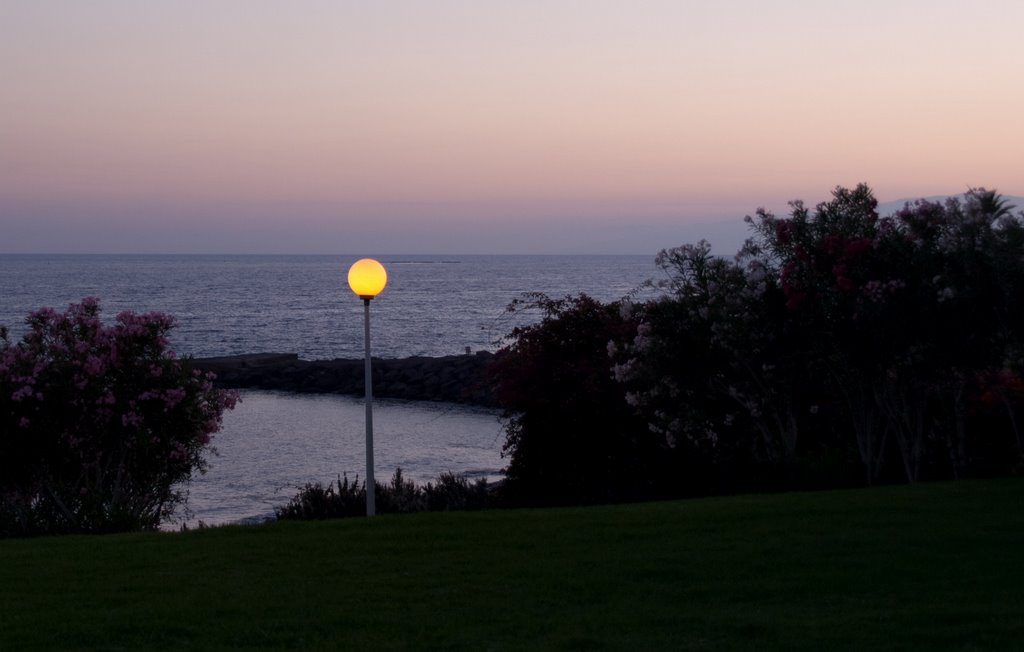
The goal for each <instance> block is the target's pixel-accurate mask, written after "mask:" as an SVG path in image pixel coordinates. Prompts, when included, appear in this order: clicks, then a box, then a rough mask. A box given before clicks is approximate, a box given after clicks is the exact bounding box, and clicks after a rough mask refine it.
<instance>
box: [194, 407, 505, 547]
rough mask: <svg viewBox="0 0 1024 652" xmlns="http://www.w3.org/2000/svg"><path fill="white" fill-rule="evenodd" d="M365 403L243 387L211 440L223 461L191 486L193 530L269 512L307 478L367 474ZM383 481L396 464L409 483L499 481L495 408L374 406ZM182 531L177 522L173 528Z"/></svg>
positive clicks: (378, 467) (213, 464)
mask: <svg viewBox="0 0 1024 652" xmlns="http://www.w3.org/2000/svg"><path fill="white" fill-rule="evenodd" d="M364 419H365V412H364V408H363V402H362V400H361V399H358V398H353V397H347V396H325V395H295V394H285V393H279V392H267V391H246V392H243V394H242V402H241V403H240V404H239V405H238V407H237V408H235V410H234V411H232V412H229V413H227V414H226V415H225V417H224V428H223V430H221V432H220V433H218V434H217V436H216V437H215V439H214V445H215V447H216V449H217V451H218V453H219V454H218V455H217V456H215V457H211V458H210V469H209V472H208V473H207V474H206V475H204V476H198V477H196V478H195V479H193V481H192V484H191V486H190V488H189V509H190V510H191V512H192V515H191V516H190V517H189V519H188V521H187V522H188V524H189V525H190V526H194V525H196V524H197V523H198V522H199V521H203V522H204V523H206V524H209V525H212V524H218V523H227V522H232V521H238V520H243V519H249V518H258V517H261V516H267V515H270V514H272V513H273V511H274V508H275V507H277V506H280V505H283V504H285V503H286V502H288V500H289V499H290V498H291V497H292V496H294V495H295V493H296V488H297V487H300V486H302V485H304V484H305V483H307V482H313V481H320V482H324V483H327V482H330V481H333V480H334V479H335V478H336V477H337V476H339V475H341V474H347V475H348V477H349V478H350V479H354V478H355V476H357V475H358V476H359V477H360V479H362V478H363V476H364V475H365V469H364V465H365V459H366V458H365V448H364V446H365V433H364V429H363V428H364V423H365V421H364ZM373 429H374V456H375V464H376V477H377V481H378V482H385V481H387V480H389V479H390V478H391V475H392V474H393V473H394V470H395V468H396V467H401V468H402V473H403V475H405V477H407V478H408V479H411V480H415V481H417V482H425V481H428V480H434V479H435V478H436V477H437V475H438V474H439V473H442V472H444V471H453V472H456V473H464V474H466V475H469V476H472V477H488V478H494V477H497V476H498V475H499V474H500V469H501V467H502V466H503V462H502V459H501V445H502V443H503V441H504V438H503V433H502V431H501V425H500V423H499V421H498V412H497V411H495V410H487V409H483V408H474V407H468V406H460V405H453V404H449V403H430V402H421V401H395V400H384V399H378V400H375V401H374V428H373ZM174 527H177V525H174Z"/></svg>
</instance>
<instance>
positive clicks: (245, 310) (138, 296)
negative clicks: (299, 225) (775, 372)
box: [0, 254, 658, 527]
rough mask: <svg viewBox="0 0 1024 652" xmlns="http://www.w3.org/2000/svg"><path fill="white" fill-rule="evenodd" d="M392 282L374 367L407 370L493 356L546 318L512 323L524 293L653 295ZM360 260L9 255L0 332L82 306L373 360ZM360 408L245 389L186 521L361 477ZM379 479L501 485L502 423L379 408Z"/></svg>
mask: <svg viewBox="0 0 1024 652" xmlns="http://www.w3.org/2000/svg"><path fill="white" fill-rule="evenodd" d="M375 257H376V258H377V259H378V260H380V261H381V262H382V263H383V264H384V266H385V268H386V269H387V271H388V284H387V287H386V288H385V289H384V291H383V292H382V293H381V294H380V295H379V296H378V297H377V298H376V299H374V300H373V302H372V304H371V307H370V311H371V329H372V334H371V338H372V347H373V355H374V356H379V357H385V358H398V357H406V356H412V355H427V356H440V355H451V354H458V353H463V352H465V350H466V349H467V347H468V348H469V349H470V350H471V351H479V350H491V351H493V350H495V349H496V348H497V347H498V345H499V343H500V341H501V340H502V338H503V337H504V336H505V335H507V334H508V333H509V331H510V330H511V329H512V328H513V327H514V326H516V325H520V324H524V323H529V322H531V321H533V320H536V319H537V317H538V315H537V314H536V313H530V312H525V313H517V314H510V313H508V312H507V311H506V306H508V304H509V303H510V302H511V301H512V300H514V299H516V298H517V297H520V296H522V294H523V293H524V292H543V293H546V294H548V295H549V296H552V297H560V296H565V295H569V294H578V293H586V294H589V295H591V296H593V297H595V298H597V299H600V300H605V301H608V300H613V299H619V298H622V297H624V296H627V295H634V296H637V297H638V298H643V297H646V296H650V294H651V292H652V291H651V290H644V289H642V285H643V284H644V281H645V280H647V279H650V278H656V277H657V275H658V270H657V269H656V267H655V266H654V258H653V256H650V257H648V256H375ZM357 258H358V257H357V256H284V255H282V256H251V255H238V256H212V255H201V256H186V255H180V256H179V255H133V256H126V255H14V254H0V324H2V325H6V326H7V327H8V328H9V329H10V335H11V339H12V340H13V339H16V338H19V337H20V336H21V335H22V334H23V333H24V330H25V327H24V319H25V316H26V315H28V313H29V312H31V311H32V310H35V309H37V308H39V307H42V306H49V307H53V308H56V309H62V308H64V307H66V306H67V305H68V304H69V303H72V302H77V301H79V300H81V299H82V298H83V297H86V296H95V297H97V298H99V300H100V307H101V309H102V311H103V312H102V314H103V316H104V318H106V319H113V317H114V316H115V315H116V314H117V313H119V312H121V311H123V310H132V311H135V312H146V311H161V312H165V313H169V314H171V315H173V316H174V317H175V319H176V320H177V327H176V328H175V330H174V331H173V332H172V334H171V346H172V348H173V349H174V350H175V351H176V352H177V353H178V354H179V355H192V356H196V357H206V356H220V355H233V354H241V353H264V352H277V353H297V354H299V356H300V357H301V358H303V359H307V360H324V359H334V358H362V357H363V305H362V302H361V301H360V300H359V298H358V297H356V296H355V295H354V294H353V293H352V291H351V290H350V289H349V288H348V283H347V280H346V279H347V273H348V267H349V265H351V263H352V262H354V261H355V260H356V259H357ZM363 414H364V412H363V403H362V400H361V399H360V398H356V397H343V396H308V395H289V394H282V393H275V392H257V391H246V392H243V394H242V402H241V403H240V404H239V406H238V407H237V408H236V409H235V410H234V411H232V412H229V413H227V414H226V415H225V419H224V427H223V429H222V430H221V432H219V433H218V434H217V435H216V436H215V438H214V445H215V447H216V449H217V454H216V455H212V456H210V457H209V461H210V469H209V472H208V473H207V474H206V475H202V476H197V477H196V478H194V479H193V481H192V483H191V485H190V487H189V494H190V499H189V503H188V507H189V512H188V513H186V512H184V511H182V512H181V513H180V514H179V515H178V521H177V522H175V523H170V524H168V527H178V526H179V525H180V523H186V524H190V525H196V524H198V523H199V522H200V521H202V522H203V523H206V524H210V525H212V524H220V523H228V522H236V521H242V520H258V519H261V518H266V517H268V516H271V515H272V514H273V510H274V508H275V507H277V506H281V505H283V504H284V503H286V502H287V501H288V500H289V499H290V498H291V497H292V496H293V495H294V494H295V493H296V491H297V488H298V487H301V486H302V485H304V484H306V483H307V482H314V481H319V482H323V483H326V482H331V481H333V480H334V479H335V478H336V477H337V476H339V475H342V474H345V475H347V476H348V477H349V478H350V479H354V477H355V476H356V475H358V476H359V477H360V478H363V477H364V476H365V470H364V469H363V463H364V462H363V460H364V457H363V456H364V449H363V445H364V444H363V436H364V435H363V433H364V421H363ZM374 440H375V457H376V464H375V475H376V478H377V480H378V482H384V481H387V480H388V479H389V478H390V477H391V475H392V473H394V470H395V468H398V467H401V468H402V471H403V474H404V475H405V476H406V477H407V478H410V479H413V480H417V481H420V482H423V481H427V480H431V479H434V478H436V477H437V475H438V474H440V473H442V472H446V471H452V472H456V473H463V474H466V475H468V476H470V477H487V478H497V477H500V475H501V469H502V467H503V466H504V460H503V459H502V457H501V448H502V444H503V443H504V436H503V433H502V429H501V423H500V421H499V413H498V412H497V411H495V410H485V409H479V408H472V407H466V406H456V405H451V404H445V403H433V402H413V401H375V403H374Z"/></svg>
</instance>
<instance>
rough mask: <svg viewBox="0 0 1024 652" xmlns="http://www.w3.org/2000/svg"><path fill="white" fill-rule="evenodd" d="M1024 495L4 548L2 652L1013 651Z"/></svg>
mask: <svg viewBox="0 0 1024 652" xmlns="http://www.w3.org/2000/svg"><path fill="white" fill-rule="evenodd" d="M1022 498H1024V480H1001V481H972V482H961V483H943V484H922V485H915V486H901V487H888V488H879V489H870V490H860V491H845V492H822V493H807V494H787V495H773V496H741V497H733V498H718V499H707V500H693V501H683V502H671V503H653V504H644V505H629V506H615V507H597V508H585V509H583V508H581V509H551V510H515V511H492V512H476V513H440V514H437V513H435V514H414V515H400V516H378V517H376V518H374V519H371V520H367V519H351V520H341V521H331V522H289V523H283V522H282V523H275V524H268V525H262V526H249V527H227V528H214V529H209V530H199V531H193V532H188V533H183V534H133V535H118V536H106V537H63V538H47V539H34V540H8V541H0V587H2V588H0V650H23V649H83V650H84V649H88V650H134V649H195V650H211V649H214V650H216V649H258V650H276V649H300V650H301V649H316V650H334V649H338V650H370V649H377V650H393V649H399V650H400V649H422V650H435V649H450V650H471V649H472V650H476V649H482V650H526V649H556V650H558V649H561V650H583V649H585V650H619V649H663V650H722V649H736V650H743V649H757V650H1020V649H1024V510H1022V508H1024V500H1022Z"/></svg>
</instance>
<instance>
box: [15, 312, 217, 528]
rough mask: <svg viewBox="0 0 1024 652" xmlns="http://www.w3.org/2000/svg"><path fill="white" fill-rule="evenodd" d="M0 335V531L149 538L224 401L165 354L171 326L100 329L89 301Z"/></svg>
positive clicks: (206, 379) (146, 323) (164, 318)
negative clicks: (16, 334)
mask: <svg viewBox="0 0 1024 652" xmlns="http://www.w3.org/2000/svg"><path fill="white" fill-rule="evenodd" d="M26 321H27V325H28V327H29V330H28V332H27V333H26V334H25V336H24V338H23V339H22V340H21V341H20V342H17V343H12V342H10V341H9V340H8V338H7V334H6V332H3V333H0V336H2V338H0V534H2V533H6V534H36V533H63V532H111V531H118V530H131V529H155V528H156V527H158V526H159V524H160V522H161V520H163V519H164V518H166V517H167V516H169V515H170V514H171V512H172V510H173V509H174V507H175V506H176V505H178V504H180V503H182V502H184V500H185V494H184V493H183V490H182V483H185V482H187V481H188V480H189V478H191V476H192V473H193V472H197V471H198V472H202V471H204V470H205V460H204V458H203V454H204V452H205V451H206V450H207V449H208V448H209V444H210V438H211V436H212V435H213V433H215V432H217V430H219V428H220V424H221V417H222V415H223V412H224V410H227V409H231V408H233V407H234V405H235V401H236V400H237V394H235V393H234V392H228V391H222V390H217V389H214V388H213V385H212V380H213V378H212V375H210V374H207V375H203V374H201V373H200V372H199V371H198V370H194V369H192V366H191V362H190V360H188V359H183V360H180V359H177V358H176V357H175V355H174V353H173V352H172V351H170V350H169V349H168V341H167V334H168V332H169V331H170V330H171V328H172V327H173V324H174V320H173V318H171V317H170V316H168V315H164V314H162V313H156V312H154V313H146V314H141V315H139V314H135V313H132V312H123V313H121V314H119V315H117V317H116V320H115V321H114V323H113V324H112V325H104V324H103V323H102V321H101V320H100V308H99V303H98V301H97V300H96V299H94V298H86V299H83V300H82V302H81V303H79V304H72V305H71V306H69V307H68V309H67V310H66V311H65V312H63V313H58V312H56V311H54V310H53V309H50V308H43V309H41V310H37V311H35V312H33V313H32V314H31V315H29V317H28V318H27V320H26Z"/></svg>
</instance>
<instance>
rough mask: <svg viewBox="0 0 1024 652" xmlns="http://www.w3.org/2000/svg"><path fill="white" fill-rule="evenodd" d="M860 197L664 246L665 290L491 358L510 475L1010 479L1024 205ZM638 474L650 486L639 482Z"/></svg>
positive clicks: (548, 480)
mask: <svg viewBox="0 0 1024 652" xmlns="http://www.w3.org/2000/svg"><path fill="white" fill-rule="evenodd" d="M877 206H878V203H877V201H876V200H875V198H874V196H873V195H872V193H871V190H870V189H869V188H868V187H867V186H865V185H860V186H858V187H856V188H854V189H846V188H837V189H836V190H835V191H834V192H833V196H832V199H831V200H830V201H827V202H823V203H821V204H819V205H818V206H817V207H815V208H814V209H813V210H812V209H810V208H808V207H806V206H804V205H803V203H801V202H793V203H792V204H791V208H792V210H791V212H790V214H789V215H788V216H785V217H777V216H775V215H773V214H771V213H769V212H767V211H764V210H760V211H758V212H757V214H756V215H755V216H754V217H748V218H747V219H746V221H747V222H748V224H749V226H750V229H751V234H752V235H751V238H750V239H749V240H748V241H747V242H746V244H745V245H744V246H743V248H742V249H741V250H740V251H739V252H738V253H737V254H736V256H734V257H731V258H726V257H721V256H715V255H713V254H712V253H711V246H710V245H709V244H708V243H707V242H705V241H701V242H699V243H697V244H688V245H684V246H681V247H676V248H672V249H666V250H663V251H662V252H661V253H660V254H659V255H658V257H657V263H658V265H659V266H660V267H661V269H662V270H663V271H664V277H663V278H662V279H661V280H660V281H659V282H657V283H654V282H652V285H655V286H657V287H658V288H660V290H661V292H660V295H659V296H658V297H657V298H655V299H652V300H649V301H646V302H643V303H636V304H633V303H630V302H628V301H625V300H624V301H619V302H612V303H608V304H603V303H600V302H597V301H594V300H593V299H591V298H589V297H585V296H580V297H575V298H574V297H567V298H565V299H561V300H552V299H549V298H547V297H537V296H532V297H530V300H531V301H532V303H533V304H534V305H537V306H540V307H541V308H542V309H543V310H544V311H545V312H544V316H543V319H542V320H541V321H540V322H539V323H537V324H535V325H533V326H528V327H524V328H519V329H516V330H514V331H513V332H512V333H511V334H510V336H509V341H508V343H507V345H506V346H504V347H503V348H502V349H501V350H500V351H499V352H498V353H497V355H496V358H495V365H494V367H495V380H496V385H497V395H498V398H499V402H500V403H501V404H502V405H503V407H504V408H505V409H506V417H507V424H506V444H505V453H506V455H507V456H508V458H509V462H508V468H507V472H508V474H509V480H510V485H511V487H512V488H514V489H515V490H516V491H517V492H518V495H519V496H521V497H525V500H524V502H527V503H535V502H538V499H537V496H544V500H545V501H547V502H574V503H579V502H595V501H596V502H606V501H608V500H615V499H618V498H620V497H623V496H627V497H635V496H640V497H648V498H656V497H669V496H672V495H679V494H680V493H682V494H684V495H685V494H690V495H694V494H707V493H723V492H735V491H752V490H753V491H761V490H787V489H801V488H823V487H838V486H857V485H871V484H876V483H885V482H903V481H905V482H914V481H917V480H924V479H946V478H950V479H953V478H965V477H981V476H995V475H1009V474H1015V473H1020V472H1021V470H1022V466H1024V465H1022V462H1024V447H1022V435H1021V432H1020V425H1019V424H1021V422H1022V417H1024V412H1022V410H1024V379H1022V371H1024V213H1022V212H1016V213H1015V212H1014V208H1013V207H1012V206H1009V205H1008V204H1007V203H1006V201H1005V200H1004V199H1002V198H1001V197H1000V196H999V195H998V194H996V193H995V192H993V191H989V190H985V189H976V190H972V191H970V192H968V193H967V194H966V195H964V196H963V197H962V198H951V199H949V200H947V201H945V202H943V203H936V202H929V201H918V202H914V203H909V204H907V205H906V206H904V208H903V209H902V210H899V211H897V212H896V213H895V214H893V215H890V216H882V215H879V213H878V211H877ZM644 474H648V475H649V478H648V481H647V482H646V483H644V482H641V481H639V478H640V477H643V475H644Z"/></svg>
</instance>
